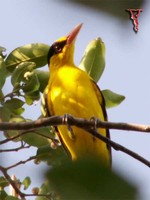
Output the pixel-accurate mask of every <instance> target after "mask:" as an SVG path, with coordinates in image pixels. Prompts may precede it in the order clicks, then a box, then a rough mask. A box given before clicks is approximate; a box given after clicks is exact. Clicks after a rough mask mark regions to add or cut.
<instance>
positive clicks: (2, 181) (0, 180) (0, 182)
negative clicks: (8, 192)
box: [0, 176, 9, 191]
mask: <svg viewBox="0 0 150 200" xmlns="http://www.w3.org/2000/svg"><path fill="white" fill-rule="evenodd" d="M7 186H9V182H8V180H7V179H6V178H5V177H3V176H1V177H0V191H1V190H2V189H4V188H5V187H7Z"/></svg>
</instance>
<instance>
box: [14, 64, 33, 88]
mask: <svg viewBox="0 0 150 200" xmlns="http://www.w3.org/2000/svg"><path fill="white" fill-rule="evenodd" d="M34 69H35V63H33V62H24V63H21V64H19V65H18V66H17V67H16V68H15V70H14V71H13V74H12V77H11V83H12V85H13V86H16V85H17V84H18V83H20V82H21V81H22V82H23V81H26V78H25V77H24V75H25V73H27V72H32V71H33V70H34Z"/></svg>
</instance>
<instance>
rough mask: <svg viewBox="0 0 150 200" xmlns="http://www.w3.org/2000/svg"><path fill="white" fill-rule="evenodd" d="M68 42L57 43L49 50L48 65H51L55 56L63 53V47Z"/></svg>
mask: <svg viewBox="0 0 150 200" xmlns="http://www.w3.org/2000/svg"><path fill="white" fill-rule="evenodd" d="M66 42H67V41H66V40H64V41H62V42H55V43H54V44H53V45H52V46H51V47H50V49H49V52H48V55H47V59H48V64H49V63H50V59H51V57H52V56H53V55H54V54H58V53H61V52H62V50H63V47H64V46H65V44H66Z"/></svg>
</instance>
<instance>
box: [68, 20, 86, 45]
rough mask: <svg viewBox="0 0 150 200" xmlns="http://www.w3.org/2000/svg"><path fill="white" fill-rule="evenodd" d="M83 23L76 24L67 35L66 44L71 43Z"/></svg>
mask: <svg viewBox="0 0 150 200" xmlns="http://www.w3.org/2000/svg"><path fill="white" fill-rule="evenodd" d="M82 25H83V24H79V25H77V26H76V27H75V28H74V29H73V30H72V31H71V32H70V33H69V34H68V36H67V44H71V43H72V42H73V41H74V40H75V39H76V37H77V35H78V33H79V31H80V29H81V27H82Z"/></svg>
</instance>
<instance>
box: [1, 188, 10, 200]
mask: <svg viewBox="0 0 150 200" xmlns="http://www.w3.org/2000/svg"><path fill="white" fill-rule="evenodd" d="M7 196H8V195H7V193H6V192H5V190H0V200H5V199H6V197H7Z"/></svg>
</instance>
